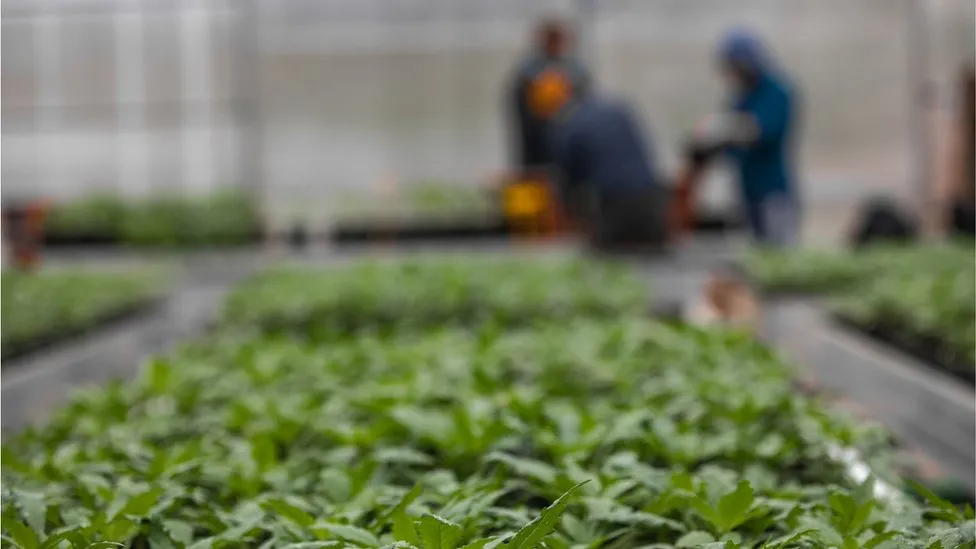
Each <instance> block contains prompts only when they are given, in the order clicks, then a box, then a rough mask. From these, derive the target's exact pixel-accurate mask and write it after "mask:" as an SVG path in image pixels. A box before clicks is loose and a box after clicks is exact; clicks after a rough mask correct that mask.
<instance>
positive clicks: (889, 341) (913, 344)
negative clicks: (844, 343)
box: [832, 314, 976, 388]
mask: <svg viewBox="0 0 976 549" xmlns="http://www.w3.org/2000/svg"><path fill="white" fill-rule="evenodd" d="M832 316H833V317H834V319H835V320H837V321H838V322H840V323H841V324H842V325H844V326H847V327H849V328H853V329H854V330H856V331H858V332H860V333H862V334H865V335H867V336H868V337H871V338H872V339H875V340H878V341H881V342H883V343H885V344H886V345H888V346H890V347H894V348H895V349H898V350H900V351H902V352H904V353H906V354H908V355H910V356H912V357H915V358H917V359H919V361H921V362H922V363H923V364H925V365H927V366H929V367H931V368H934V369H937V370H941V371H943V372H946V373H948V374H949V375H951V376H954V377H956V378H958V379H961V380H962V381H964V382H965V383H966V384H968V385H970V386H972V387H974V388H976V365H973V364H967V363H966V362H964V361H962V360H960V359H958V358H956V357H955V356H954V353H952V352H951V351H949V350H948V349H947V345H946V344H945V343H944V342H942V341H939V340H938V339H937V338H934V337H930V336H924V335H918V334H913V333H911V332H909V331H908V330H905V329H904V328H901V327H899V326H892V325H887V324H876V325H872V326H866V325H864V324H863V323H861V322H858V321H856V320H854V319H851V318H849V317H846V316H844V315H837V314H835V315H832Z"/></svg>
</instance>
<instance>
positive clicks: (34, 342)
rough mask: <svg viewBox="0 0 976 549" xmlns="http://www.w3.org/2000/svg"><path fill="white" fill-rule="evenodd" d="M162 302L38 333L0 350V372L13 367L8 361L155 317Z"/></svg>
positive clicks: (147, 301) (149, 302) (158, 299)
mask: <svg viewBox="0 0 976 549" xmlns="http://www.w3.org/2000/svg"><path fill="white" fill-rule="evenodd" d="M163 301H164V299H163V298H161V297H153V298H150V299H145V300H139V301H137V302H135V303H131V304H128V305H125V306H124V307H120V308H118V309H115V310H112V311H106V312H105V313H104V314H102V315H99V316H98V317H96V318H95V319H93V321H92V322H91V323H89V324H87V325H85V326H76V327H71V328H63V329H57V330H51V331H49V332H47V333H44V334H39V335H38V336H37V337H35V338H33V339H31V340H30V341H24V342H19V343H14V344H11V345H8V346H7V348H6V349H4V350H3V351H2V360H3V361H4V363H3V369H4V370H7V368H8V366H10V365H12V364H15V363H13V362H11V361H13V360H17V359H20V358H24V357H26V356H29V355H31V354H33V353H37V352H41V351H45V350H48V349H51V348H53V347H57V346H59V345H63V344H65V343H66V342H69V341H71V340H74V339H79V338H82V337H87V336H91V335H93V334H96V333H98V332H99V331H102V330H105V329H106V328H109V327H111V326H116V325H119V324H123V323H125V322H129V321H132V320H134V319H137V318H141V317H144V316H147V315H152V314H156V312H158V309H159V307H160V304H161V303H162V302H163Z"/></svg>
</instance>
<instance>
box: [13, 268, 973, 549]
mask: <svg viewBox="0 0 976 549" xmlns="http://www.w3.org/2000/svg"><path fill="white" fill-rule="evenodd" d="M503 267H504V270H503ZM591 268H592V269H593V270H592V271H590V269H591ZM371 269H372V270H375V272H374V273H373V276H375V277H376V278H375V279H374V282H375V283H376V284H378V285H379V287H378V288H377V290H378V293H379V294H380V295H383V296H386V297H388V298H391V299H394V300H397V299H399V300H400V301H399V304H400V306H401V307H402V308H401V309H397V310H398V311H399V312H400V313H402V314H404V315H413V316H412V319H411V318H409V317H406V316H405V317H404V321H403V323H402V324H400V323H396V322H395V321H393V320H391V319H390V318H389V317H388V316H386V315H387V314H388V312H387V311H388V309H384V308H382V307H379V306H378V305H367V306H362V307H359V308H355V307H352V306H351V305H349V304H346V305H344V306H346V307H350V308H348V309H346V311H349V312H351V313H352V314H353V315H354V318H355V320H354V321H348V322H346V323H343V324H333V321H331V320H326V321H322V322H321V323H319V322H316V321H311V322H310V318H311V317H314V316H316V315H325V318H329V315H338V314H339V313H337V312H333V311H332V310H331V309H330V308H328V307H327V304H330V303H332V304H335V302H334V301H330V300H332V299H334V298H330V297H328V294H329V292H327V291H325V290H321V291H320V290H317V289H315V288H314V287H309V286H306V287H304V288H303V287H301V285H302V284H306V283H311V284H313V285H314V284H318V283H323V284H324V283H325V281H326V280H327V279H329V278H334V280H333V281H332V282H330V283H329V284H330V285H331V287H332V288H333V289H338V288H355V287H356V284H358V283H363V284H365V283H364V282H359V281H360V280H361V279H362V278H363V276H364V273H367V272H371V271H370V270H371ZM492 269H495V270H494V271H493V270H492ZM486 271H491V272H490V273H486ZM383 273H385V274H386V275H387V277H383V276H381V274H383ZM439 273H440V275H439V276H438V274H439ZM449 273H453V274H449ZM460 273H465V274H466V275H468V276H471V277H477V276H479V275H480V274H481V273H486V274H485V275H484V276H485V277H486V278H485V279H484V281H477V280H479V279H477V278H474V280H476V281H477V282H472V283H470V284H465V283H464V282H463V281H461V280H459V279H458V277H460V276H461V275H460ZM567 273H573V274H575V275H577V277H578V278H567V279H565V280H559V279H553V278H550V277H552V276H555V275H557V274H562V275H566V274H567ZM488 274H494V275H496V276H501V275H505V276H504V279H505V280H507V282H504V283H505V284H506V285H507V286H506V287H507V290H505V291H502V290H495V291H494V292H493V293H489V295H487V296H485V295H481V294H479V293H478V292H477V291H475V290H476V289H481V288H484V289H488V288H490V284H489V283H488V282H487V277H488ZM396 275H399V276H402V277H404V279H405V282H403V283H402V286H400V291H399V292H398V291H397V290H396V289H395V287H394V286H392V285H393V284H394V282H387V280H389V278H390V277H393V276H396ZM422 276H427V277H428V278H427V279H426V280H427V284H428V286H424V285H423V281H424V279H423V278H422ZM611 280H612V281H614V283H615V284H616V285H615V286H607V287H605V290H606V292H605V294H604V295H609V296H612V297H611V298H609V299H608V301H606V302H605V303H604V306H609V304H610V303H612V302H613V301H614V300H617V299H620V297H618V296H617V294H616V292H617V291H618V289H619V291H620V292H621V293H620V294H619V295H620V296H622V295H624V294H625V293H626V294H630V295H631V297H635V296H636V299H637V300H638V301H642V299H641V298H640V295H638V294H642V293H643V292H641V290H642V283H641V281H640V280H637V279H636V278H633V277H630V278H628V277H627V276H626V275H625V274H623V273H622V272H621V271H616V270H615V269H613V268H607V267H595V266H594V267H586V266H583V265H581V264H579V263H575V262H568V263H563V262H553V263H542V264H531V265H526V264H525V261H521V262H515V261H497V260H480V261H472V262H471V263H470V266H469V267H467V270H465V267H464V266H463V263H462V262H461V260H455V261H453V262H447V263H444V262H436V263H431V264H424V263H413V264H411V265H409V266H405V265H402V264H397V263H388V264H374V265H370V266H368V267H360V268H355V267H353V268H349V269H347V270H344V271H343V272H339V273H333V274H327V273H324V272H321V271H317V272H308V273H299V272H297V271H294V270H291V271H288V272H277V273H274V274H266V275H263V276H261V277H260V278H258V279H256V280H254V281H251V282H249V283H245V284H244V285H242V286H241V287H240V288H239V289H238V290H237V291H236V293H235V295H233V296H232V297H231V299H230V301H229V303H228V308H227V312H226V316H225V321H224V323H223V324H222V326H221V327H220V328H218V329H217V331H216V332H214V333H213V334H211V335H210V336H209V337H207V338H206V339H204V340H201V341H198V342H196V343H193V344H190V345H187V346H185V347H184V348H182V349H180V350H177V351H175V352H172V353H170V354H168V355H166V356H161V357H157V358H156V359H155V360H153V361H151V362H150V363H149V364H148V365H147V367H146V368H145V369H144V371H143V374H142V376H141V377H140V378H139V379H138V380H136V381H135V382H133V383H130V384H115V385H112V386H109V387H106V388H102V389H92V390H89V391H87V392H85V393H81V394H78V395H77V397H76V399H75V400H74V402H73V403H72V404H71V405H70V406H69V407H67V408H66V409H64V410H62V411H61V412H60V413H59V414H58V415H56V416H55V418H54V419H53V420H52V422H51V423H49V424H48V425H46V426H44V427H42V428H40V429H35V430H31V431H27V432H24V433H20V434H18V435H17V436H14V437H10V436H7V437H4V440H3V451H2V464H0V465H2V467H0V475H2V483H0V489H2V493H3V509H2V517H3V521H2V527H3V530H4V540H5V542H6V543H9V544H11V545H12V546H19V547H24V548H26V549H34V548H37V547H52V548H53V547H59V546H61V545H62V544H63V545H64V546H68V545H71V546H75V547H86V546H88V547H90V546H94V547H100V548H101V547H109V546H114V545H113V543H117V544H119V546H123V547H138V548H141V547H199V548H205V547H217V548H220V547H262V548H274V547H288V548H294V549H298V548H318V547H391V548H403V549H409V548H411V547H416V548H418V549H459V548H462V547H463V548H470V549H475V548H478V549H480V548H499V547H508V548H519V549H523V548H525V549H527V548H535V547H546V548H550V549H570V548H584V547H586V548H615V549H624V548H630V547H647V548H651V547H656V548H672V547H714V548H716V549H717V548H720V547H721V548H726V549H732V548H740V547H749V548H755V547H766V548H773V547H779V548H800V547H843V548H847V547H852V548H854V547H857V548H861V547H865V548H887V547H923V548H926V549H939V548H942V549H947V548H950V547H973V546H974V543H976V541H974V534H973V526H974V523H973V517H972V511H971V510H965V511H961V510H958V509H956V508H955V507H953V506H952V505H949V504H946V503H944V502H941V501H938V500H937V498H935V497H934V496H932V495H931V494H930V493H928V492H926V491H925V490H924V489H921V491H922V492H923V494H924V495H926V496H927V497H929V498H930V499H931V503H928V504H917V503H915V502H913V501H909V500H907V499H903V498H894V499H890V498H883V497H880V496H879V491H878V490H876V489H875V488H876V485H875V482H874V481H873V480H868V481H866V482H863V483H857V482H854V481H852V480H851V479H850V478H849V477H848V475H847V474H846V468H845V467H844V466H843V465H842V464H841V463H839V462H838V461H837V460H836V458H835V452H836V450H837V448H840V447H856V448H858V449H860V451H861V452H862V454H863V455H865V456H867V457H868V458H869V459H870V461H871V462H872V463H873V464H874V465H875V467H876V470H877V471H879V474H880V475H881V476H882V477H887V476H888V475H887V473H886V471H887V465H886V464H887V462H888V461H889V459H890V457H891V454H890V448H889V445H888V443H887V441H886V438H885V436H884V434H883V433H881V432H879V431H876V430H874V429H870V428H865V427H862V426H858V425H856V424H853V423H851V422H850V421H848V420H847V419H845V418H843V417H839V416H837V415H836V414H834V413H831V412H829V411H828V410H827V409H825V408H823V407H822V406H820V405H819V404H818V403H817V402H816V401H814V400H812V399H810V398H807V397H803V396H799V395H797V394H795V393H794V392H793V391H792V389H791V385H790V370H789V368H788V367H787V366H786V365H784V364H783V363H782V362H781V361H779V360H778V359H777V358H776V357H775V356H774V355H773V354H772V353H771V352H770V351H769V350H767V349H765V348H764V347H762V346H761V345H760V344H758V343H756V342H755V341H754V340H752V339H751V338H749V337H748V336H746V335H745V334H742V333H736V332H724V331H705V330H700V329H695V328H689V327H683V326H677V325H669V324H665V323H662V322H659V321H654V320H650V319H647V318H644V316H643V314H642V310H643V307H642V306H630V307H626V308H624V309H622V310H620V311H618V312H617V313H616V314H613V313H611V312H610V310H609V308H603V307H597V308H594V307H593V301H594V300H595V299H596V298H595V297H594V298H585V299H579V300H576V298H574V297H573V295H571V294H569V293H566V294H564V293H562V290H561V288H562V287H563V286H564V285H566V286H569V287H572V288H575V289H582V288H584V287H586V286H587V285H588V284H590V283H592V282H593V281H604V282H608V281H611ZM452 281H453V286H451V285H450V284H449V283H451V282H452ZM543 281H547V282H548V284H543ZM502 282H503V281H502V280H501V279H499V283H502ZM520 283H521V284H520ZM383 284H389V285H390V287H388V288H385V289H384V288H383ZM523 284H524V285H523ZM296 286H298V287H296ZM452 287H453V288H454V290H453V291H452V289H451V288H452ZM462 288H463V290H462ZM438 289H443V290H444V291H443V292H438V291H437V290H438ZM302 290H305V291H306V292H307V293H308V294H309V299H310V300H311V301H313V302H315V303H317V304H318V305H316V307H312V309H311V310H309V309H308V308H307V307H306V305H305V304H304V303H303V302H301V301H299V300H298V299H297V297H295V296H296V295H297V294H298V293H301V291H302ZM418 291H419V292H421V293H420V294H419V295H421V296H423V299H415V298H410V297H408V294H411V293H412V292H418ZM599 293H600V292H594V295H598V294H599ZM360 297H361V298H362V299H370V298H371V297H370V295H369V294H367V293H366V292H365V291H363V292H362V293H361V294H360ZM248 299H250V301H251V302H252V303H253V305H251V308H249V309H248V308H247V300H248ZM533 299H539V300H540V301H542V302H543V303H546V304H547V305H540V304H538V303H534V302H533V301H532V300H533ZM340 305H341V303H340ZM519 305H521V306H523V309H522V310H524V311H525V312H526V314H529V315H534V314H539V312H540V311H543V310H548V311H549V312H550V314H549V315H548V317H546V316H545V315H541V314H539V316H536V317H534V318H533V319H532V320H531V321H528V322H527V321H526V320H524V319H520V318H517V317H516V316H515V315H514V311H515V309H516V308H517V306H519ZM496 306H497V309H496V308H495V307H496ZM547 308H548V309H547ZM291 309H301V312H300V313H297V314H289V313H288V311H289V310H291ZM470 310H477V311H484V312H483V313H480V314H458V316H454V317H446V316H444V315H445V312H450V313H452V314H453V313H463V312H464V311H470ZM496 310H497V311H501V312H500V313H499V314H498V315H494V314H493V312H494V311H496ZM245 313H246V314H245ZM268 327H271V329H270V331H269V330H268V329H267V328H268Z"/></svg>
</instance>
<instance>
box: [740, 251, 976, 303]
mask: <svg viewBox="0 0 976 549" xmlns="http://www.w3.org/2000/svg"><path fill="white" fill-rule="evenodd" d="M973 259H974V258H973V245H972V243H968V244H967V243H956V244H946V245H931V244H930V245H925V246H903V245H899V246H893V245H884V246H875V247H872V248H867V249H864V250H856V251H855V250H846V249H845V250H821V249H810V250H801V251H795V250H792V251H780V250H769V249H757V250H754V251H752V252H750V254H749V255H748V256H747V257H746V258H745V260H744V261H743V262H742V267H743V268H744V270H745V271H746V273H747V274H748V275H749V277H750V278H752V280H753V281H755V283H756V284H757V285H758V286H759V287H760V288H761V289H762V290H763V291H766V292H770V293H806V294H830V293H834V292H838V291H848V290H853V289H858V288H859V287H860V286H870V285H871V284H872V283H873V282H874V281H875V280H876V279H877V278H878V277H883V276H889V275H896V276H897V275H900V274H907V273H912V272H922V271H926V270H929V269H932V268H935V269H941V268H943V267H955V268H966V267H967V266H969V267H972V264H973Z"/></svg>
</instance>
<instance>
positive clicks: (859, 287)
mask: <svg viewBox="0 0 976 549" xmlns="http://www.w3.org/2000/svg"><path fill="white" fill-rule="evenodd" d="M737 267H738V271H739V273H740V274H741V275H742V276H743V277H744V278H745V279H746V280H747V281H749V282H750V284H751V285H752V286H753V287H755V288H757V289H758V290H759V291H760V292H761V293H762V294H763V295H764V296H767V297H783V296H794V297H796V296H804V295H806V296H812V295H816V296H820V297H825V298H826V299H825V301H826V308H827V310H828V311H829V312H830V314H831V315H832V316H833V317H834V318H835V319H837V320H838V321H840V322H842V323H843V324H844V325H845V326H848V327H853V328H855V329H857V330H859V331H861V332H863V333H865V334H867V335H869V336H870V337H873V338H876V339H879V340H881V341H883V342H885V343H887V344H888V345H891V346H892V347H895V348H898V349H900V350H902V351H904V352H906V353H908V354H910V355H912V356H915V357H916V358H918V359H920V360H921V361H923V362H924V363H925V364H928V365H931V366H933V367H935V368H937V369H939V370H941V371H943V372H946V373H948V374H950V375H953V376H956V377H958V378H960V379H962V380H963V381H964V382H966V383H968V384H969V385H972V384H973V374H974V372H976V305H974V304H973V301H974V299H976V261H974V254H973V245H972V243H971V242H970V243H957V244H951V245H929V246H925V247H880V248H874V249H868V250H867V251H860V252H843V251H816V250H815V251H810V252H799V253H795V252H790V253H778V252H759V253H753V254H751V255H750V256H749V257H748V258H747V259H746V260H745V261H744V262H743V263H740V264H739V265H737Z"/></svg>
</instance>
